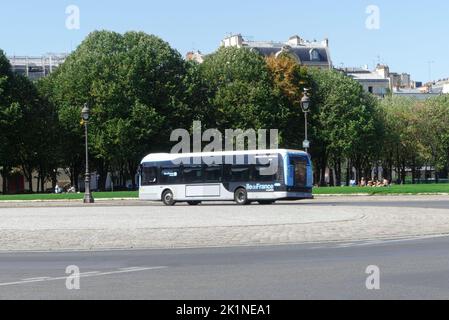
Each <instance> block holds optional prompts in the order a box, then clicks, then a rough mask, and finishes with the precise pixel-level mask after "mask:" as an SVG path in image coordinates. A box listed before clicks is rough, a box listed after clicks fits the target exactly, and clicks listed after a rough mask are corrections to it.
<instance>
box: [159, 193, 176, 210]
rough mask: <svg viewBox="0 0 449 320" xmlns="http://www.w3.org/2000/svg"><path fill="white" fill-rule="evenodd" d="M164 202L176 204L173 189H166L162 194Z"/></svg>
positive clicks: (170, 204) (169, 204) (167, 204)
mask: <svg viewBox="0 0 449 320" xmlns="http://www.w3.org/2000/svg"><path fill="white" fill-rule="evenodd" d="M162 202H163V203H164V204H165V205H166V206H170V207H171V206H174V205H175V204H176V202H175V197H174V196H173V192H172V191H171V190H166V191H164V193H163V194H162Z"/></svg>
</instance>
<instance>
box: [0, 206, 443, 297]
mask: <svg viewBox="0 0 449 320" xmlns="http://www.w3.org/2000/svg"><path fill="white" fill-rule="evenodd" d="M108 205H109V204H101V205H99V208H103V207H105V206H106V207H107V206H108ZM58 206H60V204H59V205H58ZM111 206H112V208H117V207H120V206H117V204H115V205H114V204H111ZM141 206H142V204H141V203H132V204H131V203H127V204H126V205H125V206H122V207H121V210H124V212H125V213H126V212H128V211H130V210H132V209H133V208H140V207H141ZM149 206H150V207H152V206H155V207H156V208H159V207H158V206H157V205H149ZM305 206H308V207H313V208H318V209H319V210H322V211H329V209H330V208H342V209H344V210H345V212H346V211H348V212H349V211H350V210H349V209H348V208H358V207H363V208H369V207H372V208H380V209H382V208H396V209H398V210H396V211H397V212H403V213H404V214H406V212H408V210H411V209H412V208H413V209H414V210H418V211H421V210H422V214H423V216H424V218H426V215H427V214H428V213H427V211H426V209H432V210H437V211H438V214H439V215H440V216H441V217H445V216H446V215H449V210H445V209H446V208H449V200H446V199H445V198H438V199H436V200H435V199H434V201H421V200H411V199H404V198H402V197H400V198H366V199H365V198H360V199H353V200H352V201H349V200H345V199H335V198H332V199H326V200H317V201H314V202H310V203H306V204H305ZM199 208H201V207H199ZM205 208H207V210H210V209H211V208H214V211H217V210H232V211H235V210H236V209H240V208H241V207H235V206H232V205H221V204H217V205H215V204H214V205H211V206H205ZM255 208H256V209H257V210H259V209H258V208H259V207H257V206H255ZM261 208H267V207H261ZM268 208H274V209H275V210H276V213H278V212H283V211H282V210H287V211H288V210H291V208H294V206H292V205H291V204H289V203H287V204H285V205H284V204H279V205H277V206H273V207H268ZM283 208H286V209H283ZM399 208H400V210H399ZM75 209H76V207H75ZM180 209H181V210H182V209H183V208H180ZM163 210H165V209H163ZM196 210H198V208H197V209H196ZM246 210H247V209H246ZM226 212H228V211H226ZM267 217H268V216H264V215H262V218H264V219H267ZM406 217H407V216H406ZM281 218H282V219H287V220H288V219H290V218H291V217H290V216H289V215H285V216H282V217H281ZM307 219H309V218H307ZM310 219H311V218H310ZM206 220H207V219H206ZM203 223H206V222H203ZM434 223H435V224H438V221H436V222H434ZM312 224H313V222H312ZM69 266H75V267H77V268H78V269H79V271H80V272H81V276H80V289H79V290H68V289H67V287H66V284H67V276H68V275H67V274H66V271H67V267H69ZM368 266H377V267H378V268H379V270H380V290H368V289H367V288H366V280H367V277H368V276H369V275H368V274H366V270H367V267H368ZM0 299H175V300H178V299H189V300H190V299H245V300H246V299H251V300H254V299H449V237H446V236H439V237H419V238H412V239H393V240H385V239H382V240H380V239H379V240H371V241H344V242H332V243H315V244H314V243H309V244H292V245H282V244H280V245H272V246H246V247H245V246H243V247H235V246H232V247H222V248H199V249H188V248H186V249H171V250H170V249H159V250H154V249H153V250H104V251H69V252H63V251H61V252H4V253H0Z"/></svg>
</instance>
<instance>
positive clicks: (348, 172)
mask: <svg viewBox="0 0 449 320" xmlns="http://www.w3.org/2000/svg"><path fill="white" fill-rule="evenodd" d="M351 171H352V164H351V160H349V159H348V163H347V168H346V186H347V187H349V186H350V185H351V175H352V173H351Z"/></svg>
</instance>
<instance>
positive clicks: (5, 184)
mask: <svg viewBox="0 0 449 320" xmlns="http://www.w3.org/2000/svg"><path fill="white" fill-rule="evenodd" d="M1 174H2V178H3V183H2V184H3V186H2V193H3V194H7V193H8V174H7V169H6V166H3V169H2V173H1Z"/></svg>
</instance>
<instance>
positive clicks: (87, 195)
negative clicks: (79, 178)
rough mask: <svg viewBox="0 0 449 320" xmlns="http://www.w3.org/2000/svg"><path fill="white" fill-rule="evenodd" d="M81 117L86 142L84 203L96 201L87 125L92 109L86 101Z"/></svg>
mask: <svg viewBox="0 0 449 320" xmlns="http://www.w3.org/2000/svg"><path fill="white" fill-rule="evenodd" d="M81 117H82V119H83V123H84V135H85V144H86V174H85V179H84V186H85V187H84V189H85V192H84V203H94V202H95V200H94V197H93V196H92V193H91V191H90V171H89V145H88V135H87V132H88V131H87V125H88V123H89V117H90V110H89V106H88V104H87V103H86V104H85V105H84V107H83V110H82V111H81Z"/></svg>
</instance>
